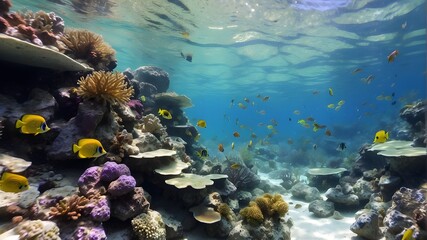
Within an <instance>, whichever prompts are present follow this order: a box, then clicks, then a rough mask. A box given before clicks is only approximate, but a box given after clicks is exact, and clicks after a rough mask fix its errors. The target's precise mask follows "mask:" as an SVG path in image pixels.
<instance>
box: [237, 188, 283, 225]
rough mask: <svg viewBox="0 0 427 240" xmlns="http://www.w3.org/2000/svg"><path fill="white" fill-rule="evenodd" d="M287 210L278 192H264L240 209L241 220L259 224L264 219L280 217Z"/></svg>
mask: <svg viewBox="0 0 427 240" xmlns="http://www.w3.org/2000/svg"><path fill="white" fill-rule="evenodd" d="M288 210H289V206H288V203H286V202H285V201H284V200H283V198H282V196H281V195H280V194H274V195H271V194H264V195H263V196H261V197H257V198H256V199H255V200H254V201H251V202H250V203H249V206H248V207H245V208H243V209H242V210H241V211H240V215H241V216H242V218H243V220H244V221H246V222H248V223H250V224H252V225H256V224H261V223H262V222H263V221H264V220H265V219H280V217H283V216H284V215H285V214H286V213H287V212H288Z"/></svg>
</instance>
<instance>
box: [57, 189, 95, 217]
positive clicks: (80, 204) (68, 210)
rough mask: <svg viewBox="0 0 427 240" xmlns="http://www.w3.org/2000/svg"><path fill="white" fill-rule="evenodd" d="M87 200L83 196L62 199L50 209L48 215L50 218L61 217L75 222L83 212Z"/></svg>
mask: <svg viewBox="0 0 427 240" xmlns="http://www.w3.org/2000/svg"><path fill="white" fill-rule="evenodd" d="M88 203H89V199H87V198H86V197H84V196H77V195H73V196H70V197H67V198H64V199H62V200H60V201H59V203H57V204H56V206H55V207H52V208H51V209H50V213H49V215H50V216H51V217H52V218H56V217H63V218H65V219H70V220H77V219H79V217H81V216H82V213H83V212H84V211H85V209H86V207H87V204H88Z"/></svg>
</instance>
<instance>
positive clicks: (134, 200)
mask: <svg viewBox="0 0 427 240" xmlns="http://www.w3.org/2000/svg"><path fill="white" fill-rule="evenodd" d="M149 207H150V203H149V202H148V200H147V199H146V197H145V195H144V189H142V187H135V188H134V190H133V191H132V192H130V193H128V194H126V195H124V196H121V197H120V198H117V199H112V200H111V216H113V217H115V218H118V219H120V220H121V221H126V220H127V219H130V218H133V217H135V216H137V215H138V214H141V213H146V212H147V211H148V209H149Z"/></svg>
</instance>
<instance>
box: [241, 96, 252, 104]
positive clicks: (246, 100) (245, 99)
mask: <svg viewBox="0 0 427 240" xmlns="http://www.w3.org/2000/svg"><path fill="white" fill-rule="evenodd" d="M243 101H245V102H247V103H250V102H251V101H250V100H249V98H247V97H245V98H243Z"/></svg>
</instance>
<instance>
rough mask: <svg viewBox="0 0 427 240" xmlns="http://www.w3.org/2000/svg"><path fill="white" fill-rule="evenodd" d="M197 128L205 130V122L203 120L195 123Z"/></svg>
mask: <svg viewBox="0 0 427 240" xmlns="http://www.w3.org/2000/svg"><path fill="white" fill-rule="evenodd" d="M197 126H199V127H201V128H206V121H205V120H199V121H197Z"/></svg>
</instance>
